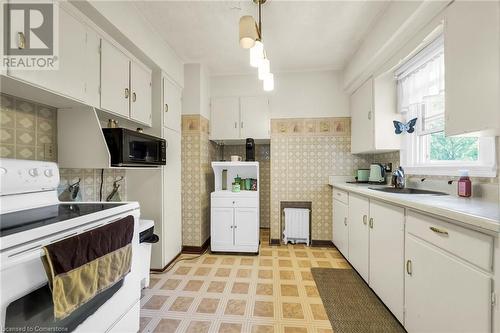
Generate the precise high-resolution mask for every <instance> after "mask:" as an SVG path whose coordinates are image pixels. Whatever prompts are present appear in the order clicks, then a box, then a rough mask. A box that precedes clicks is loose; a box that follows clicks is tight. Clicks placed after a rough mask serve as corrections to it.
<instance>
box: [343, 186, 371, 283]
mask: <svg viewBox="0 0 500 333" xmlns="http://www.w3.org/2000/svg"><path fill="white" fill-rule="evenodd" d="M369 214H370V210H369V200H368V198H365V197H362V196H359V195H355V194H352V193H351V194H349V223H348V225H349V262H350V263H351V264H352V265H353V266H354V268H355V269H356V270H357V271H358V273H359V275H361V277H362V278H363V279H364V280H365V281H366V282H368V281H369V280H368V279H369V274H368V264H369V263H368V251H369V246H368V244H369V243H368V241H369V228H368V215H369Z"/></svg>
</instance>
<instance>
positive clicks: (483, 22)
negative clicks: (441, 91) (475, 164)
mask: <svg viewBox="0 0 500 333" xmlns="http://www.w3.org/2000/svg"><path fill="white" fill-rule="evenodd" d="M499 31H500V3H499V2H498V1H455V2H453V3H452V4H451V5H450V6H449V7H448V8H447V10H446V13H445V25H444V52H445V57H444V61H445V69H446V70H445V90H446V93H445V98H446V110H445V115H446V122H445V131H446V135H457V134H463V133H470V132H477V131H488V130H491V132H496V133H497V134H499V133H500V94H499V90H500V75H499V73H500V39H499V38H498V34H499Z"/></svg>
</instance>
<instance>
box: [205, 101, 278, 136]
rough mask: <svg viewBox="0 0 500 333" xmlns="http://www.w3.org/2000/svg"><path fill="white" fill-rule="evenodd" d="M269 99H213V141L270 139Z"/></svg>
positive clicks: (211, 121) (211, 120)
mask: <svg viewBox="0 0 500 333" xmlns="http://www.w3.org/2000/svg"><path fill="white" fill-rule="evenodd" d="M269 113H270V112H269V99H268V98H267V97H265V96H248V97H216V98H213V99H212V114H211V119H210V124H211V136H210V138H211V140H243V139H246V138H252V139H256V140H261V139H264V140H265V139H269V138H270V137H271V136H270V128H271V125H270V114H269Z"/></svg>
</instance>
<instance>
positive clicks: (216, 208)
mask: <svg viewBox="0 0 500 333" xmlns="http://www.w3.org/2000/svg"><path fill="white" fill-rule="evenodd" d="M236 196H237V197H238V198H234V199H233V198H231V197H229V196H227V195H224V197H223V198H222V199H221V198H218V197H217V195H214V193H212V207H211V216H210V229H211V230H210V239H211V240H210V242H211V244H210V245H211V250H212V251H215V252H217V251H219V252H254V253H256V252H258V251H259V207H258V201H257V200H254V198H253V197H248V198H241V195H236Z"/></svg>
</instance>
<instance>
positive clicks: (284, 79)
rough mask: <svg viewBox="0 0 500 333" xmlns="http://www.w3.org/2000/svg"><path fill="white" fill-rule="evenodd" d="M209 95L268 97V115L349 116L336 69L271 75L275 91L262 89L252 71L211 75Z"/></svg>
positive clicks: (292, 116) (340, 78) (298, 116)
mask: <svg viewBox="0 0 500 333" xmlns="http://www.w3.org/2000/svg"><path fill="white" fill-rule="evenodd" d="M210 82H211V83H210V88H211V96H212V97H217V96H219V97H221V96H259V95H267V96H269V99H270V108H271V118H314V117H348V116H349V99H348V96H347V94H345V93H344V91H343V88H342V76H341V73H340V72H338V71H315V72H293V73H292V72H291V73H279V74H275V75H274V91H272V92H269V93H267V92H265V91H263V89H262V81H259V79H258V78H257V73H255V74H254V75H229V76H212V77H211V80H210Z"/></svg>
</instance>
